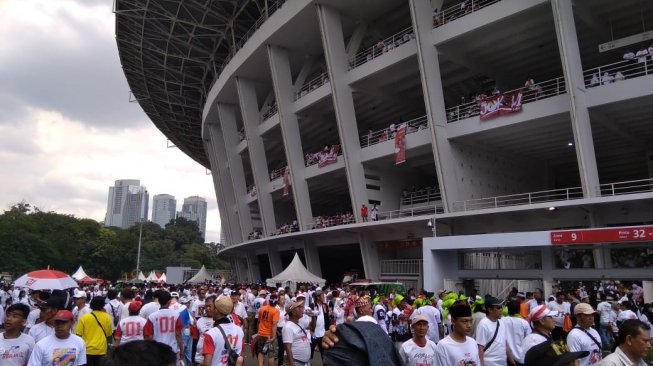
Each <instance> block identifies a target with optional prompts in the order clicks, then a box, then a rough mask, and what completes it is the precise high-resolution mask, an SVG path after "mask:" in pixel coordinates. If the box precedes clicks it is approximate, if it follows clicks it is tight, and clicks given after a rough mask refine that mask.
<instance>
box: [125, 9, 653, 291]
mask: <svg viewBox="0 0 653 366" xmlns="http://www.w3.org/2000/svg"><path fill="white" fill-rule="evenodd" d="M114 11H115V14H116V38H117V45H118V50H119V55H120V59H121V63H122V67H123V69H124V73H125V76H126V78H127V81H128V83H129V86H130V88H131V92H132V93H133V95H134V98H135V100H136V101H138V103H139V104H140V106H141V107H142V108H143V110H144V111H145V112H146V113H147V115H148V116H149V118H150V119H151V120H152V122H153V123H154V124H155V125H156V126H157V128H159V129H160V130H161V131H162V132H163V133H164V134H165V135H166V136H167V138H168V139H169V141H170V142H171V143H172V144H174V145H175V146H176V147H178V148H179V149H181V150H182V151H183V152H184V153H186V154H187V155H188V156H189V157H191V158H192V159H194V160H195V161H197V162H198V163H199V164H201V165H203V166H205V167H206V168H207V169H208V170H210V172H211V174H212V178H213V181H214V185H215V191H216V198H217V202H218V206H219V209H220V218H221V223H222V232H223V235H224V239H225V243H224V244H225V248H224V249H223V250H222V252H221V254H222V255H224V256H226V257H227V258H229V259H230V261H231V263H232V269H233V270H234V272H235V276H236V277H237V279H238V280H239V281H242V282H253V281H260V280H265V279H266V278H269V277H271V276H272V275H275V274H277V273H279V272H281V271H282V270H283V269H284V268H285V266H287V265H288V264H289V263H290V261H291V260H292V258H293V255H294V253H295V252H297V253H299V255H300V257H301V258H302V260H303V262H304V263H305V264H306V266H307V268H308V269H309V270H310V271H311V272H313V273H315V274H317V275H319V276H322V277H323V278H325V279H327V280H328V281H331V282H340V281H341V280H342V276H343V273H358V274H359V276H360V277H365V278H370V279H375V280H393V281H394V280H400V281H403V282H404V283H406V285H407V287H425V288H427V289H428V290H431V291H435V290H437V289H439V288H447V289H454V288H461V287H466V286H469V285H475V286H481V287H484V288H487V289H488V291H490V292H491V293H495V294H500V293H501V291H503V290H504V289H506V288H510V287H511V286H517V285H519V288H520V289H526V288H533V287H535V286H543V287H544V288H545V292H546V293H550V290H551V288H552V287H555V285H556V284H557V283H560V282H562V281H571V280H587V281H589V280H597V279H610V278H613V279H617V278H618V279H623V280H627V279H638V280H642V279H643V280H652V279H653V271H650V270H648V271H647V270H644V269H650V268H651V267H652V266H653V252H652V251H651V249H650V248H651V244H653V226H651V225H653V117H651V116H653V55H648V56H646V55H645V56H643V57H642V55H641V53H639V51H641V49H642V48H643V49H644V50H647V48H649V47H653V32H652V31H651V29H652V28H653V2H650V1H642V0H624V1H618V2H615V1H611V0H595V1H591V2H590V1H581V0H467V1H459V0H440V1H438V0H433V1H428V0H382V1H379V0H356V1H345V0H316V1H311V0H287V1H283V0H278V1H268V0H233V1H217V0H216V1H199V0H176V1H170V0H148V1H146V0H116V2H115V9H114ZM649 49H652V50H653V48H649ZM629 52H632V56H635V54H638V55H639V56H637V57H630V56H629V55H627V54H628V53H629ZM363 205H366V209H363V208H362V206H363ZM365 214H366V215H365ZM490 288H491V289H490Z"/></svg>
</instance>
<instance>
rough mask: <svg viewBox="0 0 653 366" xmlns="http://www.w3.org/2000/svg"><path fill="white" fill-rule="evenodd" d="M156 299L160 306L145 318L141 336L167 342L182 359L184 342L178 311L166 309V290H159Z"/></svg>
mask: <svg viewBox="0 0 653 366" xmlns="http://www.w3.org/2000/svg"><path fill="white" fill-rule="evenodd" d="M158 300H159V304H160V306H161V307H160V309H159V310H157V311H155V312H153V313H152V314H151V315H150V316H149V317H148V318H147V322H146V323H145V327H144V328H143V338H145V340H155V341H157V342H161V343H165V344H167V345H168V346H170V348H172V350H173V351H174V352H175V353H178V354H179V359H182V358H183V357H184V343H183V341H182V339H181V329H182V323H181V318H180V317H179V312H177V311H175V310H172V309H168V305H169V304H170V294H169V293H168V292H167V291H162V290H160V291H159V293H158ZM141 312H142V309H141Z"/></svg>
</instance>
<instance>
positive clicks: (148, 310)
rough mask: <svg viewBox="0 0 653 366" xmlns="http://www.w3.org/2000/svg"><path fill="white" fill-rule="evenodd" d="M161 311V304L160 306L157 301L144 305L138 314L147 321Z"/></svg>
mask: <svg viewBox="0 0 653 366" xmlns="http://www.w3.org/2000/svg"><path fill="white" fill-rule="evenodd" d="M159 309H161V304H159V303H158V302H157V301H152V302H148V303H147V304H145V305H143V307H142V308H141V311H139V312H138V315H139V316H140V317H142V318H143V319H147V318H149V317H150V315H152V314H153V313H154V312H155V311H157V310H159Z"/></svg>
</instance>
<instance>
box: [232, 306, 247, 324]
mask: <svg viewBox="0 0 653 366" xmlns="http://www.w3.org/2000/svg"><path fill="white" fill-rule="evenodd" d="M233 312H234V313H235V314H236V315H238V316H239V317H241V318H243V320H245V319H247V310H245V305H243V303H242V302H240V301H239V302H238V303H237V304H236V305H234V311H233Z"/></svg>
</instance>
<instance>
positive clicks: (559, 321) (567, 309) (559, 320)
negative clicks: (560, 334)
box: [546, 301, 571, 328]
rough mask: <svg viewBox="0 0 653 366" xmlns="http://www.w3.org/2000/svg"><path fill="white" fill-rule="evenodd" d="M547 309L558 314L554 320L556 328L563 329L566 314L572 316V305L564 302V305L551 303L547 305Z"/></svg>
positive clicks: (554, 316)
mask: <svg viewBox="0 0 653 366" xmlns="http://www.w3.org/2000/svg"><path fill="white" fill-rule="evenodd" d="M546 307H548V308H549V310H553V311H557V312H558V313H557V314H553V316H552V318H553V322H554V323H555V325H556V327H558V328H562V327H563V325H564V323H565V314H571V304H570V303H568V302H566V301H563V302H562V304H558V302H557V301H551V302H549V303H548V304H546Z"/></svg>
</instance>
